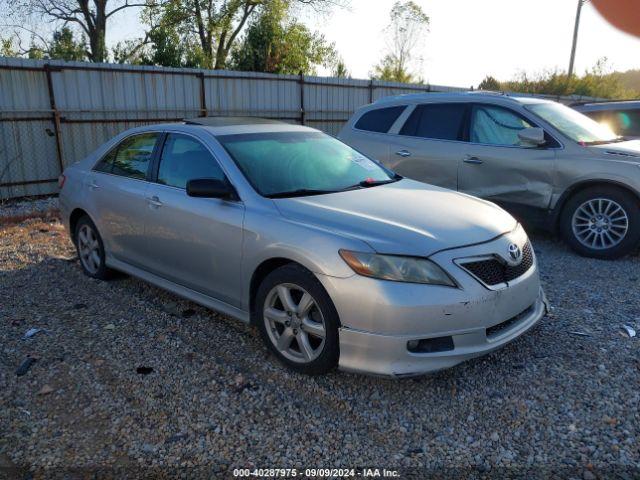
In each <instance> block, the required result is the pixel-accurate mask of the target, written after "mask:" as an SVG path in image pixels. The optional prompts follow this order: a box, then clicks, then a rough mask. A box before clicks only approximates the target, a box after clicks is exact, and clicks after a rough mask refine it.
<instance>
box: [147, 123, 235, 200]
mask: <svg viewBox="0 0 640 480" xmlns="http://www.w3.org/2000/svg"><path fill="white" fill-rule="evenodd" d="M198 178H215V179H217V180H224V178H225V176H224V172H223V171H222V169H221V168H220V166H219V165H218V162H217V161H216V159H215V158H213V156H212V155H211V153H209V150H207V149H206V148H205V146H204V145H202V143H200V142H199V141H198V140H196V139H194V138H191V137H189V136H187V135H179V134H173V133H171V134H169V136H168V137H167V140H166V141H165V143H164V147H162V155H161V156H160V167H159V169H158V183H162V184H163V185H169V186H171V187H178V188H186V186H187V182H188V181H189V180H195V179H198Z"/></svg>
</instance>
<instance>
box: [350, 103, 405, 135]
mask: <svg viewBox="0 0 640 480" xmlns="http://www.w3.org/2000/svg"><path fill="white" fill-rule="evenodd" d="M405 108H407V107H406V106H404V105H403V106H399V107H389V108H379V109H377V110H371V111H370V112H367V113H365V114H364V115H363V116H362V117H360V120H358V121H357V122H356V128H357V129H359V130H367V131H368V132H378V133H387V132H388V131H389V129H390V128H391V125H393V124H394V123H395V121H396V120H397V119H398V117H399V116H400V114H401V113H402V112H403V111H404V109H405Z"/></svg>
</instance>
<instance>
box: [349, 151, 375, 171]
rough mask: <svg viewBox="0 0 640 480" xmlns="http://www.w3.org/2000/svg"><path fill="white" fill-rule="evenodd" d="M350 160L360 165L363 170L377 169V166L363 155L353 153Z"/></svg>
mask: <svg viewBox="0 0 640 480" xmlns="http://www.w3.org/2000/svg"><path fill="white" fill-rule="evenodd" d="M351 161H352V162H354V163H355V164H357V165H359V166H361V167H362V168H364V169H365V170H369V171H372V170H377V169H378V166H377V165H376V164H375V163H374V162H372V161H371V160H369V159H368V158H367V157H365V156H364V155H354V156H352V157H351Z"/></svg>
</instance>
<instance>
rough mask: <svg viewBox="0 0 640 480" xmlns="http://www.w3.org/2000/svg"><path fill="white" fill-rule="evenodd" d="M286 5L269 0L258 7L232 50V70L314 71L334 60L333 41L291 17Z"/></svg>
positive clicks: (284, 2)
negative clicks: (317, 67) (244, 32)
mask: <svg viewBox="0 0 640 480" xmlns="http://www.w3.org/2000/svg"><path fill="white" fill-rule="evenodd" d="M289 8H290V2H287V1H285V0H272V1H270V2H269V3H268V4H267V5H265V6H264V7H263V8H262V9H261V11H260V14H259V15H258V16H257V17H256V18H255V20H254V21H252V22H251V24H250V25H249V27H248V29H247V32H246V34H245V35H244V37H243V38H242V41H241V42H240V43H239V44H238V45H237V46H236V47H235V48H234V49H233V51H232V53H231V64H230V66H231V68H232V69H235V70H242V71H250V72H268V73H281V74H298V73H300V72H302V73H304V74H314V73H315V68H316V66H318V65H324V66H327V67H328V66H330V65H331V64H332V63H334V62H335V59H336V52H335V48H334V46H333V44H330V43H328V42H327V41H326V40H325V38H324V36H322V35H320V34H318V33H314V32H311V31H310V30H309V29H308V28H307V27H306V26H305V25H303V24H302V23H300V22H298V21H296V20H295V19H293V18H291V15H290V13H289ZM343 66H344V64H343Z"/></svg>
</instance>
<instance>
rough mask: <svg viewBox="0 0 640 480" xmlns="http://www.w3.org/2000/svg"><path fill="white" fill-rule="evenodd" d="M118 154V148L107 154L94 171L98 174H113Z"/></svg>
mask: <svg viewBox="0 0 640 480" xmlns="http://www.w3.org/2000/svg"><path fill="white" fill-rule="evenodd" d="M117 152H118V147H116V148H114V149H113V150H111V151H110V152H109V153H107V154H106V155H105V156H104V157H102V160H100V161H99V162H98V164H97V165H96V166H95V167H94V170H96V171H98V172H105V173H111V170H113V159H114V158H116V153H117Z"/></svg>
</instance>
